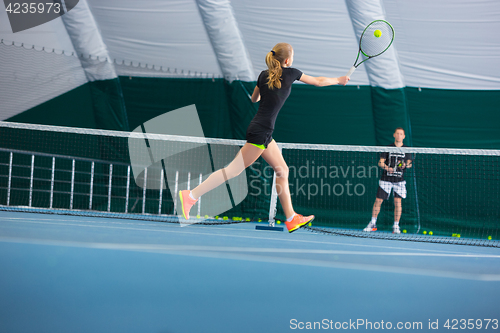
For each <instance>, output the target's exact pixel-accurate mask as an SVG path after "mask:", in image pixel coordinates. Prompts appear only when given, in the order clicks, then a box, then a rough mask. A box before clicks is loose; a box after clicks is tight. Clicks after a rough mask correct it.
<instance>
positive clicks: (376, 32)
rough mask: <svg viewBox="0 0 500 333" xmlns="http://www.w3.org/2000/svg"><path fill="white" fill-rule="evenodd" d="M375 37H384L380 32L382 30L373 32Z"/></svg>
mask: <svg viewBox="0 0 500 333" xmlns="http://www.w3.org/2000/svg"><path fill="white" fill-rule="evenodd" d="M373 35H374V36H375V37H377V38H379V37H380V36H382V31H380V30H378V29H377V30H375V32H373Z"/></svg>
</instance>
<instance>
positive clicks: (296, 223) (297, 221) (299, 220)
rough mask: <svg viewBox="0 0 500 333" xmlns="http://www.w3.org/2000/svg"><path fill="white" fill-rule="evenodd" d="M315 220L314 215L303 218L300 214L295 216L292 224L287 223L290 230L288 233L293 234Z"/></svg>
mask: <svg viewBox="0 0 500 333" xmlns="http://www.w3.org/2000/svg"><path fill="white" fill-rule="evenodd" d="M312 220H314V215H309V216H302V215H300V214H295V216H294V217H293V219H292V220H291V221H290V222H286V221H285V225H286V227H287V229H288V232H290V233H292V232H294V231H295V230H297V229H299V228H300V227H303V226H305V225H306V224H308V223H309V222H311V221H312Z"/></svg>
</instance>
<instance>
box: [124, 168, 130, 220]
mask: <svg viewBox="0 0 500 333" xmlns="http://www.w3.org/2000/svg"><path fill="white" fill-rule="evenodd" d="M129 192H130V165H129V166H128V167H127V194H126V195H125V213H128V198H129Z"/></svg>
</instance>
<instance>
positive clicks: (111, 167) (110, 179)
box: [108, 164, 113, 212]
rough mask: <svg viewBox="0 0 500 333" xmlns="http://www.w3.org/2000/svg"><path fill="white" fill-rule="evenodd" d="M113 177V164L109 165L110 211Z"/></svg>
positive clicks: (109, 206)
mask: <svg viewBox="0 0 500 333" xmlns="http://www.w3.org/2000/svg"><path fill="white" fill-rule="evenodd" d="M112 179H113V164H110V165H109V184H108V212H110V211H111V183H112Z"/></svg>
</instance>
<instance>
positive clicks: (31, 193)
mask: <svg viewBox="0 0 500 333" xmlns="http://www.w3.org/2000/svg"><path fill="white" fill-rule="evenodd" d="M34 169H35V155H31V176H30V201H29V207H31V203H32V200H33V172H34Z"/></svg>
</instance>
